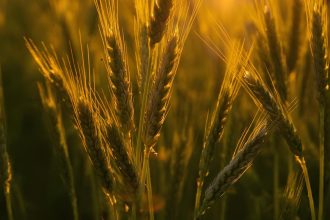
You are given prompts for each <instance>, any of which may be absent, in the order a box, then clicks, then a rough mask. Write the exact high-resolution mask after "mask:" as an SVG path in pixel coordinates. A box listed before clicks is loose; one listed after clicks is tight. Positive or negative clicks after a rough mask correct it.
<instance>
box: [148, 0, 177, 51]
mask: <svg viewBox="0 0 330 220" xmlns="http://www.w3.org/2000/svg"><path fill="white" fill-rule="evenodd" d="M173 1H174V0H157V1H155V3H154V8H153V13H152V16H151V18H150V21H149V32H148V33H149V39H150V45H151V47H153V46H154V45H155V44H156V43H158V42H159V41H161V39H162V38H163V36H164V33H165V30H166V27H167V24H168V20H169V17H170V13H171V9H172V7H173V4H174V3H173Z"/></svg>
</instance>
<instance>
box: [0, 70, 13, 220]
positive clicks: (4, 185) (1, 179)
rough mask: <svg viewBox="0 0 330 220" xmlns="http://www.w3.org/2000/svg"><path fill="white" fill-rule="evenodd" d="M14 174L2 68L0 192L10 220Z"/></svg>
mask: <svg viewBox="0 0 330 220" xmlns="http://www.w3.org/2000/svg"><path fill="white" fill-rule="evenodd" d="M12 176H13V173H12V165H11V161H10V157H9V154H8V150H7V135H6V114H5V107H4V93H3V83H2V71H1V69H0V187H1V190H0V192H1V195H2V193H3V195H4V197H5V205H6V212H7V213H6V214H7V218H8V220H13V219H14V216H13V210H12V200H11V196H12V193H11V190H12Z"/></svg>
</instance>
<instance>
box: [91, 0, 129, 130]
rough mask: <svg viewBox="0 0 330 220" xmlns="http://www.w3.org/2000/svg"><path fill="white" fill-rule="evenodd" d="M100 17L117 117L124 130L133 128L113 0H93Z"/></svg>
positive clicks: (122, 50) (121, 41)
mask: <svg viewBox="0 0 330 220" xmlns="http://www.w3.org/2000/svg"><path fill="white" fill-rule="evenodd" d="M95 6H96V9H97V12H98V16H99V20H100V24H101V25H100V32H101V37H102V41H103V46H104V52H105V57H106V63H105V65H106V69H107V72H108V75H109V84H110V88H111V91H112V93H113V95H114V97H115V109H116V114H117V117H118V120H119V122H120V125H121V127H122V128H123V129H124V131H125V133H127V134H130V133H131V132H132V130H133V129H134V127H135V125H134V109H133V97H132V88H131V81H130V75H129V69H128V65H127V62H128V58H127V55H126V49H125V45H124V41H123V39H122V36H121V35H120V31H119V27H118V12H117V10H118V9H117V0H111V1H110V2H105V1H104V0H95Z"/></svg>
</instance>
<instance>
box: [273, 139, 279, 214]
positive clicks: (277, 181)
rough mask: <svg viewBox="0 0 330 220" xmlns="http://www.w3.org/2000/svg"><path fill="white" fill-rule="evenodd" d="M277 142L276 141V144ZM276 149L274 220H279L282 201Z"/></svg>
mask: <svg viewBox="0 0 330 220" xmlns="http://www.w3.org/2000/svg"><path fill="white" fill-rule="evenodd" d="M276 142H277V141H276V140H274V143H276ZM273 147H274V160H273V165H274V176H273V181H274V220H277V219H278V218H279V212H280V211H279V210H280V199H279V196H278V194H279V176H280V175H279V154H278V150H277V149H275V145H273Z"/></svg>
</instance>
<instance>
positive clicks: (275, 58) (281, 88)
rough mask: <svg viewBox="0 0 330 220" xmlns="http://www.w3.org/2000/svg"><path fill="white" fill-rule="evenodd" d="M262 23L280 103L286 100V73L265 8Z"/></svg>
mask: <svg viewBox="0 0 330 220" xmlns="http://www.w3.org/2000/svg"><path fill="white" fill-rule="evenodd" d="M264 21H265V27H266V35H267V43H268V49H269V53H270V58H271V60H272V64H273V65H272V67H273V71H274V73H273V77H274V80H275V86H276V89H277V90H278V92H279V94H280V97H281V99H282V101H286V99H287V88H286V72H285V68H284V65H283V60H282V54H281V47H280V42H279V40H278V36H277V32H276V26H275V20H274V17H273V16H272V14H271V11H270V9H269V8H268V7H267V6H265V10H264Z"/></svg>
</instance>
